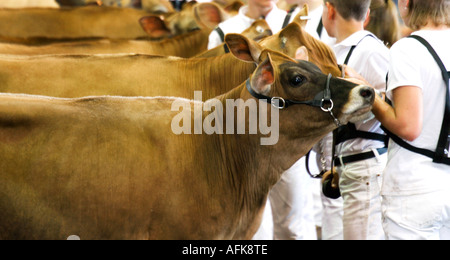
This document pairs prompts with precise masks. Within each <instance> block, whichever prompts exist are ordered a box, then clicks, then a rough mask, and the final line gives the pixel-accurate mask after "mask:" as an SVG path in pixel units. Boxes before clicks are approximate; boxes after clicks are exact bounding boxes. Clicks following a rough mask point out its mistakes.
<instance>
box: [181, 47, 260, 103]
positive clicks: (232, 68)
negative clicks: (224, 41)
mask: <svg viewBox="0 0 450 260" xmlns="http://www.w3.org/2000/svg"><path fill="white" fill-rule="evenodd" d="M187 61H188V65H189V66H186V69H187V70H188V71H187V72H186V75H190V77H192V79H193V80H195V81H196V82H195V83H193V85H194V86H195V87H199V86H202V89H201V90H202V94H203V99H205V100H206V99H210V98H214V97H216V96H219V95H221V94H223V93H227V92H228V91H230V90H232V89H233V88H234V87H235V86H237V85H239V84H241V83H242V82H244V81H245V80H246V79H247V78H248V77H249V76H250V74H251V73H252V72H253V71H254V70H255V68H256V66H255V65H254V64H253V63H247V62H243V61H240V60H238V59H237V58H235V57H234V56H233V55H231V54H225V55H221V56H218V57H210V58H194V59H188V60H187Z"/></svg>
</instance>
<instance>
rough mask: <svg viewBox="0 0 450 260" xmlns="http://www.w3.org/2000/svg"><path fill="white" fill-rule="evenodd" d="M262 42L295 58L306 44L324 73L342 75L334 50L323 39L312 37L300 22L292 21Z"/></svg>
mask: <svg viewBox="0 0 450 260" xmlns="http://www.w3.org/2000/svg"><path fill="white" fill-rule="evenodd" d="M260 44H261V45H262V46H263V47H265V48H267V49H271V50H275V51H279V52H281V53H284V54H286V55H287V56H289V57H291V58H295V57H296V55H297V51H298V48H299V47H301V46H304V47H306V49H307V51H308V54H309V59H310V61H311V62H312V63H314V64H316V65H317V66H318V67H319V68H320V69H321V70H322V72H323V73H326V74H328V73H331V74H332V75H333V76H339V75H341V72H340V70H339V67H338V64H337V60H336V56H335V55H334V53H333V50H332V49H331V48H330V47H329V46H328V45H326V44H325V43H323V42H322V41H320V40H317V39H315V38H314V37H312V36H311V35H310V34H309V33H307V32H306V31H305V30H304V29H303V28H302V27H301V26H300V25H299V24H298V23H290V24H289V25H288V26H287V27H286V28H284V29H283V30H281V31H280V32H279V33H277V34H275V35H273V36H270V37H267V38H265V39H263V40H262V41H261V42H260Z"/></svg>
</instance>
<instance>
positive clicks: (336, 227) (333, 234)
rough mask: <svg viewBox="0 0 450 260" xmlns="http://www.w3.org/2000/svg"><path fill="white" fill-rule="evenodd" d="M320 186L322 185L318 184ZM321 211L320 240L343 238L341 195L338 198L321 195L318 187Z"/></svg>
mask: <svg viewBox="0 0 450 260" xmlns="http://www.w3.org/2000/svg"><path fill="white" fill-rule="evenodd" d="M320 188H322V185H320ZM320 194H321V199H322V205H323V212H322V240H343V239H344V234H343V229H344V227H343V224H342V218H343V215H344V211H343V204H344V202H343V201H342V197H340V198H339V199H330V198H327V197H325V195H323V192H322V189H320Z"/></svg>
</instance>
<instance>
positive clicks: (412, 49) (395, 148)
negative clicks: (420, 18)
mask: <svg viewBox="0 0 450 260" xmlns="http://www.w3.org/2000/svg"><path fill="white" fill-rule="evenodd" d="M413 34H415V35H419V36H421V37H423V38H425V39H426V40H427V41H428V42H429V43H430V44H431V46H433V48H434V49H435V51H436V52H437V54H438V55H439V57H440V58H441V60H442V62H443V63H444V65H445V66H446V68H447V70H449V68H450V49H449V48H448V46H449V45H448V43H449V42H450V30H446V31H418V32H415V33H413ZM390 56H391V62H390V63H391V66H390V69H389V84H388V91H387V96H388V98H389V99H391V100H392V96H393V93H392V91H393V90H394V89H396V88H398V87H401V86H417V87H419V88H421V89H422V93H423V106H424V107H423V129H422V132H421V134H420V136H419V137H418V138H417V139H416V140H414V141H413V142H408V143H410V144H411V145H413V146H415V147H418V148H424V149H429V150H431V151H435V150H436V145H437V142H438V139H439V134H440V130H441V126H442V120H443V117H444V107H445V94H446V93H445V91H446V90H445V88H446V86H445V83H444V80H443V78H442V76H441V75H442V74H441V70H440V69H439V67H438V65H437V63H436V61H435V60H434V59H433V56H432V55H431V54H430V53H429V51H428V50H427V49H426V47H425V46H424V45H422V44H421V43H420V42H419V41H417V40H416V39H411V38H405V39H402V40H400V41H399V42H397V43H396V44H395V45H394V46H393V47H392V48H391V52H390ZM394 106H395V103H394ZM449 182H450V166H448V165H444V164H437V163H433V162H432V160H431V159H430V158H428V157H425V156H423V155H420V154H417V153H413V152H410V151H408V150H406V149H404V148H402V147H400V146H399V145H397V144H396V143H395V142H393V141H391V142H390V143H389V155H388V163H387V166H386V169H385V173H384V184H383V189H382V194H383V195H414V194H421V193H427V192H431V191H436V190H439V189H449V188H448V185H449Z"/></svg>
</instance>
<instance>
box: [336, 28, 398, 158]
mask: <svg viewBox="0 0 450 260" xmlns="http://www.w3.org/2000/svg"><path fill="white" fill-rule="evenodd" d="M367 35H372V36H373V37H370V36H367ZM366 36H367V37H366ZM358 43H359V44H358ZM354 45H358V46H357V47H356V48H355V49H354V51H353V54H352V55H351V57H350V60H349V62H348V64H347V65H348V66H349V67H351V68H353V69H355V70H356V72H358V73H359V74H360V75H361V76H363V77H364V78H365V79H366V80H367V81H368V82H369V83H370V84H371V85H372V86H373V87H374V88H376V89H378V90H379V91H381V92H383V93H384V92H385V91H386V74H387V72H388V69H389V49H388V48H387V47H386V46H385V45H384V44H383V42H381V41H380V40H379V39H378V38H376V36H374V35H373V34H372V33H371V32H368V31H359V32H356V33H354V34H353V35H351V36H350V37H348V38H347V39H345V40H344V41H342V42H340V43H338V44H336V45H335V46H334V47H333V49H334V51H335V53H336V57H337V61H338V64H344V62H345V59H346V58H347V55H348V53H349V52H350V49H351V47H352V46H354ZM355 125H356V129H358V130H361V131H365V132H372V133H379V134H383V133H384V132H383V130H381V128H380V126H381V124H380V122H378V121H377V120H376V119H372V120H370V121H368V122H365V123H364V122H360V123H357V124H355ZM383 147H384V143H383V142H380V141H374V140H366V139H361V138H358V139H352V140H348V141H346V142H344V143H341V144H339V145H338V146H337V147H336V155H338V156H347V155H353V154H358V153H361V152H367V151H370V150H371V149H373V148H374V149H377V148H383Z"/></svg>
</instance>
